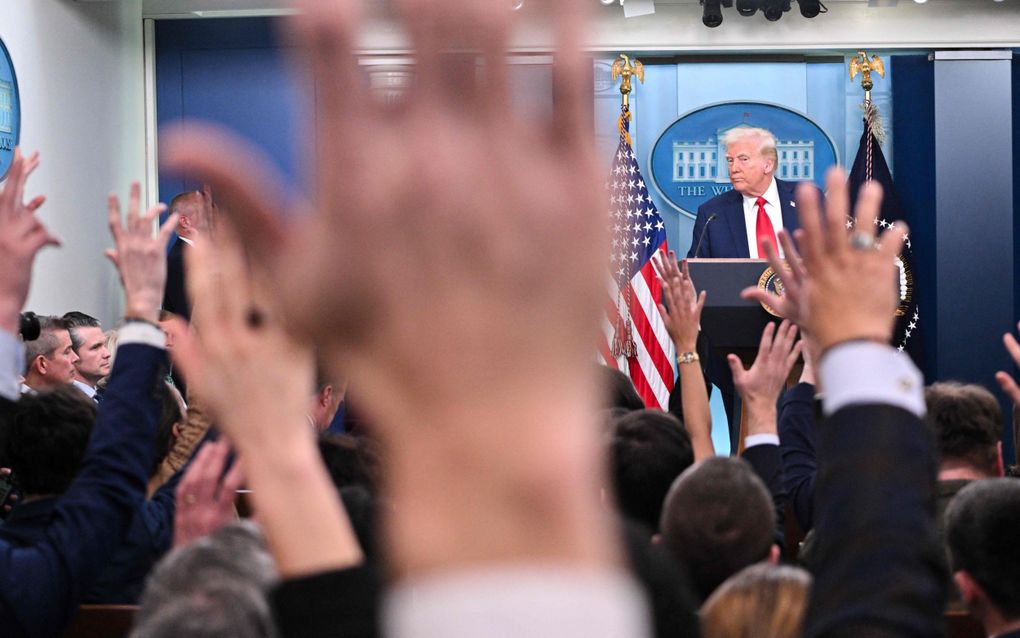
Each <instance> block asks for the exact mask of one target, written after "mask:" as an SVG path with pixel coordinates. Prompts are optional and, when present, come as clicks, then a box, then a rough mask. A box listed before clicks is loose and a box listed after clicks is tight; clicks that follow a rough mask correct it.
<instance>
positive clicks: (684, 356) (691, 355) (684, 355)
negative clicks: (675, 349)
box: [676, 352, 701, 363]
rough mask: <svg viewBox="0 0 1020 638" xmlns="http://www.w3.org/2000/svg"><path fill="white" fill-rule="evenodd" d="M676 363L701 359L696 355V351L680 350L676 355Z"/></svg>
mask: <svg viewBox="0 0 1020 638" xmlns="http://www.w3.org/2000/svg"><path fill="white" fill-rule="evenodd" d="M676 360H677V363H694V362H695V361H701V357H699V356H698V353H697V352H681V353H680V354H678V355H677V357H676Z"/></svg>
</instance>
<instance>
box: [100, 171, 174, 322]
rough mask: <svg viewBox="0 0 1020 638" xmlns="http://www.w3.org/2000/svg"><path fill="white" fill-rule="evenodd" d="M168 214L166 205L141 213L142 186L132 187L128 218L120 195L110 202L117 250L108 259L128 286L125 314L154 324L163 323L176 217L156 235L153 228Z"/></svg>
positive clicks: (167, 222)
mask: <svg viewBox="0 0 1020 638" xmlns="http://www.w3.org/2000/svg"><path fill="white" fill-rule="evenodd" d="M164 210H166V206H165V205H163V204H157V205H155V206H153V207H152V208H150V209H149V210H147V211H145V213H142V212H141V188H140V186H139V185H138V182H133V183H132V184H131V194H130V195H129V197H128V210H127V217H126V218H124V219H122V218H121V212H120V200H119V199H117V195H116V194H114V193H110V195H109V196H108V198H107V213H108V214H107V221H108V222H109V225H110V234H111V235H113V242H114V247H113V248H111V249H109V250H107V251H106V256H107V257H108V258H109V259H110V261H112V262H113V265H114V266H116V267H117V272H118V274H120V281H121V283H122V284H123V286H124V297H125V308H126V309H125V312H124V314H125V316H127V317H129V318H136V319H142V320H144V321H148V322H150V323H156V322H158V321H159V306H160V304H161V303H162V302H163V288H164V286H166V243H167V241H169V240H170V233H172V232H173V231H174V228H175V227H176V226H177V214H176V213H174V214H173V215H170V216H169V217H168V218H167V219H166V221H165V222H163V225H162V226H160V228H159V232H157V233H155V234H153V232H152V227H153V224H154V223H155V221H156V219H158V218H159V215H160V213H162V212H163V211H164Z"/></svg>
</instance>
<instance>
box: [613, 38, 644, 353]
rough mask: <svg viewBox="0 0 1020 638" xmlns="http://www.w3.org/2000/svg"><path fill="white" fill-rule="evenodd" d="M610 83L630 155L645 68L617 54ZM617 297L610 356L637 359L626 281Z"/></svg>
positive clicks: (628, 288)
mask: <svg viewBox="0 0 1020 638" xmlns="http://www.w3.org/2000/svg"><path fill="white" fill-rule="evenodd" d="M612 73H613V75H612V77H613V82H615V81H616V80H617V79H618V78H623V81H622V82H620V95H621V96H622V98H621V103H620V118H619V119H618V120H617V121H616V127H617V129H618V130H619V131H620V142H621V143H624V142H625V143H626V144H627V146H628V147H629V148H630V149H631V151H633V149H634V141H633V140H632V139H631V137H630V126H629V124H628V123H629V122H630V120H631V118H632V116H631V113H630V94H631V92H632V91H633V90H634V86H633V82H632V80H631V78H633V77H637V79H638V81H639V82H641V83H642V84H644V81H645V67H644V65H643V64H641V61H640V60H637V59H635V60H633V61H631V59H630V57H629V56H627V54H625V53H621V54H620V55H619V56H618V57H617V58H616V61H615V62H613V69H612ZM616 283H617V286H616V289H617V293H616V307H617V308H620V307H624V306H625V307H626V308H627V312H626V313H625V315H626V317H625V318H624V317H623V316H621V317H620V319H619V320H618V321H617V322H616V326H615V330H614V333H615V334H614V335H613V343H612V344H611V352H612V354H613V356H614V357H621V356H622V357H634V356H637V344H636V343H635V342H634V327H633V325H632V322H631V316H632V315H631V298H632V297H633V295H632V294H631V290H630V284H629V282H628V281H617V282H616Z"/></svg>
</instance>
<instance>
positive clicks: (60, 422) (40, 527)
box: [0, 386, 177, 604]
mask: <svg viewBox="0 0 1020 638" xmlns="http://www.w3.org/2000/svg"><path fill="white" fill-rule="evenodd" d="M161 402H163V403H166V402H167V399H166V398H163V399H162V400H161ZM95 418H96V409H95V403H94V402H93V401H92V400H91V399H88V398H87V397H85V396H83V395H82V393H81V392H80V391H78V390H76V389H74V388H70V387H68V386H65V387H63V388H57V389H56V390H52V391H50V392H47V393H41V394H37V395H29V396H26V397H23V398H22V400H21V401H19V403H18V406H17V409H16V410H15V411H14V413H13V414H12V415H11V416H10V417H9V418H8V423H7V427H6V430H5V433H6V436H5V454H6V456H5V458H8V459H10V462H11V466H12V467H11V469H12V470H13V472H14V476H15V477H16V480H17V484H18V487H19V488H20V490H21V493H22V497H21V499H22V500H21V503H20V504H19V505H18V506H17V507H15V508H14V510H13V511H12V512H11V514H10V516H8V518H7V521H6V522H5V523H4V524H3V525H2V526H0V540H6V541H7V542H9V543H11V544H12V545H19V546H26V545H31V544H33V543H36V542H41V541H43V540H45V538H46V534H47V531H48V530H49V528H50V526H51V525H52V524H53V520H54V518H55V517H56V516H57V514H58V506H59V505H60V496H61V495H62V494H64V492H66V491H67V489H68V488H69V487H70V485H71V482H72V481H73V479H74V477H75V476H76V475H77V474H78V471H79V469H80V467H81V463H82V460H83V459H84V458H85V453H86V447H87V445H88V443H89V440H90V435H91V432H92V429H93V423H94V421H95ZM161 418H163V416H162V415H161ZM170 418H173V417H172V416H170ZM165 429H166V425H165V423H162V422H161V423H160V424H159V425H158V426H157V431H159V430H165ZM164 455H165V453H164ZM176 483H177V480H176V479H174V480H172V481H171V482H170V483H169V484H168V485H166V486H164V488H163V489H162V490H161V491H157V492H156V493H155V495H154V496H153V498H152V499H151V500H147V501H145V502H144V503H142V504H141V507H140V508H139V509H138V511H137V514H136V515H135V516H134V517H133V518H132V521H131V526H130V527H129V529H128V531H127V533H126V534H125V536H124V539H123V541H122V542H121V543H120V545H119V546H118V547H117V550H116V551H115V552H114V555H113V556H112V557H111V559H110V563H109V564H108V565H107V566H106V567H104V568H103V569H101V570H100V573H99V574H98V575H97V578H96V579H95V582H94V583H93V584H92V586H91V587H90V588H89V589H88V591H87V592H86V594H85V595H84V597H83V602H95V603H118V604H134V603H135V602H137V600H138V594H139V593H140V592H141V589H142V583H143V581H144V579H145V575H146V574H147V573H148V571H149V569H150V568H151V567H152V565H153V564H154V563H155V562H156V560H158V558H159V557H160V556H162V555H163V554H164V553H165V552H166V551H167V550H168V549H169V548H170V542H171V540H172V531H173V516H174V507H173V505H174V502H173V493H174V492H173V490H174V487H175V485H176Z"/></svg>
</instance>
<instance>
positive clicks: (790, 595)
mask: <svg viewBox="0 0 1020 638" xmlns="http://www.w3.org/2000/svg"><path fill="white" fill-rule="evenodd" d="M810 589H811V575H810V574H808V573H807V572H806V571H804V570H803V569H800V568H798V567H787V566H783V565H770V564H762V563H759V564H757V565H751V566H749V567H745V568H744V569H742V570H740V571H739V572H737V573H736V574H734V575H732V576H730V577H729V578H727V579H726V581H725V582H724V583H723V584H722V585H720V586H719V587H718V588H717V589H716V590H715V592H713V593H712V595H711V596H709V597H708V600H706V601H705V604H704V605H702V606H701V635H702V636H703V637H704V638H800V637H801V635H802V634H801V630H802V629H803V627H804V612H806V611H807V602H808V592H809V590H810Z"/></svg>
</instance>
